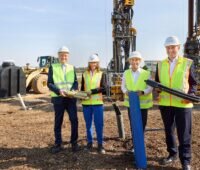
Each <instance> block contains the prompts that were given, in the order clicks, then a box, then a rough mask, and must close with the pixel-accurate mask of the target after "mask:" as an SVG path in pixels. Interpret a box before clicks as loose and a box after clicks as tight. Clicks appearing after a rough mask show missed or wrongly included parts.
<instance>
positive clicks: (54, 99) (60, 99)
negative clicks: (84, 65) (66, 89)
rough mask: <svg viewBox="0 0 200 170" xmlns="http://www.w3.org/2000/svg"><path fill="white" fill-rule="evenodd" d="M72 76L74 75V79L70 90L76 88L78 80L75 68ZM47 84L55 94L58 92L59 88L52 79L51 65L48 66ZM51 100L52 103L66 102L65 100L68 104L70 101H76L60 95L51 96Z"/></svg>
mask: <svg viewBox="0 0 200 170" xmlns="http://www.w3.org/2000/svg"><path fill="white" fill-rule="evenodd" d="M74 77H75V80H74V83H73V85H72V88H71V89H70V90H78V81H77V77H76V72H75V69H74ZM47 86H48V88H49V89H50V90H51V91H53V92H54V93H56V94H57V95H59V94H60V92H59V91H60V89H59V88H58V87H56V86H55V84H54V81H53V69H52V66H50V67H49V73H48V81H47ZM51 101H52V103H53V104H63V103H66V101H67V103H69V104H70V103H76V99H75V98H68V97H62V96H58V97H52V99H51Z"/></svg>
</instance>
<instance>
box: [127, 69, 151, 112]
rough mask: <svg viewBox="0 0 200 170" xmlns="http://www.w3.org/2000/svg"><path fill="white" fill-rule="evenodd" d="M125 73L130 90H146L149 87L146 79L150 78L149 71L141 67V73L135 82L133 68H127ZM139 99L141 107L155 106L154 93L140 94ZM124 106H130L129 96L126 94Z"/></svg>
mask: <svg viewBox="0 0 200 170" xmlns="http://www.w3.org/2000/svg"><path fill="white" fill-rule="evenodd" d="M124 74H125V85H126V88H127V90H128V91H144V90H145V89H146V88H147V84H146V83H145V81H144V80H147V79H149V76H150V72H149V71H146V70H143V69H141V72H140V75H139V77H138V79H137V81H136V82H134V79H133V76H132V70H131V69H128V70H126V71H125V72H124ZM139 99H140V108H141V109H148V108H150V107H152V106H153V97H152V93H149V94H145V95H141V96H139ZM124 106H126V107H129V97H128V96H127V95H126V94H125V96H124Z"/></svg>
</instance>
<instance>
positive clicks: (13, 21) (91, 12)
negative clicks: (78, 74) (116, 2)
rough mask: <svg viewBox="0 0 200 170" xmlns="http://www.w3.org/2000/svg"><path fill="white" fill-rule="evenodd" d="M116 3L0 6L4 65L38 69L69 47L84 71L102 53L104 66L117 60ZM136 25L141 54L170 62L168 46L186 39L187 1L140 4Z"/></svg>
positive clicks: (8, 2)
mask: <svg viewBox="0 0 200 170" xmlns="http://www.w3.org/2000/svg"><path fill="white" fill-rule="evenodd" d="M112 3H113V2H112V0H72V1H70V0H57V1H55V0H34V1H33V0H0V23H1V24H0V64H1V63H2V62H3V60H6V59H13V60H15V63H16V65H20V66H22V65H25V64H26V63H31V65H34V66H36V65H37V62H36V60H37V57H38V56H41V55H54V56H56V55H57V50H58V48H59V47H60V46H62V45H66V46H68V47H69V49H70V52H71V55H70V61H69V62H70V63H71V64H74V65H75V66H85V65H86V64H87V59H88V56H89V55H90V54H92V53H98V54H99V56H100V58H101V65H102V66H104V67H105V66H106V65H107V63H108V62H109V60H110V59H111V57H112V36H111V32H112V25H111V12H112ZM134 13H135V14H134V18H133V24H134V27H136V29H137V32H138V33H137V50H139V51H140V52H141V53H142V55H143V57H144V58H145V59H146V60H149V59H162V58H163V57H165V49H164V47H163V43H164V40H165V38H166V37H167V36H169V35H177V36H178V37H179V38H180V41H181V43H182V44H183V43H184V42H185V40H186V37H187V0H151V1H150V0H137V1H136V4H135V6H134Z"/></svg>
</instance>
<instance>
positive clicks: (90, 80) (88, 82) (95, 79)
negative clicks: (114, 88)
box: [82, 71, 103, 105]
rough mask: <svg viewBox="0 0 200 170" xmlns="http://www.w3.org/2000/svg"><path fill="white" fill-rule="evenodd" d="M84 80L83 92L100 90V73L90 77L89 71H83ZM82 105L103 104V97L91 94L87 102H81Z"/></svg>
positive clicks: (99, 94) (100, 94)
mask: <svg viewBox="0 0 200 170" xmlns="http://www.w3.org/2000/svg"><path fill="white" fill-rule="evenodd" d="M83 78H84V82H85V84H84V91H90V90H92V89H96V88H100V83H101V78H102V72H101V71H98V72H97V71H95V72H94V75H93V76H91V74H90V72H89V71H85V72H84V73H83ZM82 104H83V105H98V104H103V96H102V93H98V94H92V95H91V96H90V98H89V99H88V100H83V101H82Z"/></svg>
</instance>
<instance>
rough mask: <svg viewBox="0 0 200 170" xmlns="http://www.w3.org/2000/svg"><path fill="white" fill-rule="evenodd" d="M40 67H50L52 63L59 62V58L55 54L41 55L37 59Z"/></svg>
mask: <svg viewBox="0 0 200 170" xmlns="http://www.w3.org/2000/svg"><path fill="white" fill-rule="evenodd" d="M37 62H38V63H39V67H40V68H44V67H49V66H50V65H51V64H54V63H57V62H58V58H56V57H53V56H40V57H38V59H37Z"/></svg>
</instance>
